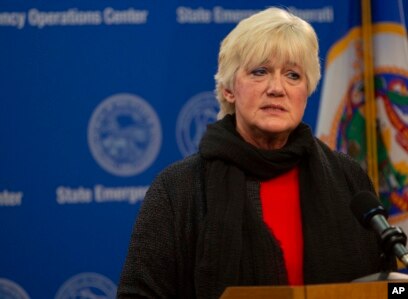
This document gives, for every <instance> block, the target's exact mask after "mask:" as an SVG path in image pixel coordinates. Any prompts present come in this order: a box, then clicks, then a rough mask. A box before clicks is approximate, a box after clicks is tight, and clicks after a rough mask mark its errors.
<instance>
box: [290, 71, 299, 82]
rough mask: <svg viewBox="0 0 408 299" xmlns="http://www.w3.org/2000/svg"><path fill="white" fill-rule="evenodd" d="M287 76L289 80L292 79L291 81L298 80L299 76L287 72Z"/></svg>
mask: <svg viewBox="0 0 408 299" xmlns="http://www.w3.org/2000/svg"><path fill="white" fill-rule="evenodd" d="M287 76H288V78H289V79H292V80H298V79H300V75H299V74H298V73H296V72H288V74H287Z"/></svg>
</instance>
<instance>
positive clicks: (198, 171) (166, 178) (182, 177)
mask: <svg viewBox="0 0 408 299" xmlns="http://www.w3.org/2000/svg"><path fill="white" fill-rule="evenodd" d="M203 170H204V160H203V159H202V157H201V156H200V155H199V154H194V155H191V156H188V157H186V158H184V159H182V160H179V161H176V162H174V163H172V164H170V165H168V166H167V167H166V168H164V169H163V170H162V171H161V172H160V173H159V174H158V175H157V176H156V178H155V180H154V182H160V183H162V184H164V185H165V186H166V187H167V188H188V187H193V186H194V185H197V184H201V181H202V178H203Z"/></svg>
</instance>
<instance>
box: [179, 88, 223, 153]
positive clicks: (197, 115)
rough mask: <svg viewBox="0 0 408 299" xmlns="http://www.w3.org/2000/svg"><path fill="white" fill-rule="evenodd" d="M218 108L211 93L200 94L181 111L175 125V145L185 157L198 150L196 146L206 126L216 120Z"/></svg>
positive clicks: (191, 99) (190, 100)
mask: <svg viewBox="0 0 408 299" xmlns="http://www.w3.org/2000/svg"><path fill="white" fill-rule="evenodd" d="M218 110H219V107H218V103H217V100H216V99H215V96H214V93H213V92H210V91H208V92H202V93H199V94H197V95H195V96H193V97H192V98H190V99H189V100H188V101H187V103H186V104H185V105H184V106H183V108H182V109H181V111H180V113H179V115H178V118H177V125H176V139H177V145H178V147H179V150H180V152H181V154H182V155H183V156H184V157H186V156H188V155H191V154H193V153H195V152H197V150H198V144H199V142H200V140H201V137H202V136H203V134H204V132H205V130H206V129H207V125H208V124H210V123H213V122H214V121H216V119H217V113H218Z"/></svg>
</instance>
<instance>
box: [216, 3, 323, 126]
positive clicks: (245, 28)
mask: <svg viewBox="0 0 408 299" xmlns="http://www.w3.org/2000/svg"><path fill="white" fill-rule="evenodd" d="M272 55H273V56H274V57H275V58H276V59H277V60H280V61H291V62H295V63H296V64H298V65H299V66H301V67H302V68H303V69H304V71H305V74H306V79H307V88H308V94H309V95H310V94H312V93H313V91H314V90H315V89H316V86H317V83H318V82H319V80H320V76H321V74H320V61H319V44H318V41H317V36H316V32H315V31H314V29H313V28H312V26H311V25H310V24H309V23H307V22H306V21H304V20H302V19H301V18H299V17H297V16H295V15H293V14H291V13H290V12H288V11H286V10H284V9H280V8H268V9H265V10H263V11H261V12H258V13H256V14H254V15H252V16H250V17H249V18H247V19H244V20H242V21H241V22H240V23H239V24H238V25H237V26H236V27H235V28H234V29H233V30H232V31H231V32H230V33H229V34H228V35H227V36H226V37H225V39H224V40H223V41H222V43H221V47H220V51H219V55H218V71H217V74H216V75H215V81H216V93H217V100H218V102H219V103H220V112H219V113H218V118H219V119H220V118H222V117H224V116H225V115H226V114H232V113H234V112H235V105H234V104H231V103H229V102H227V100H226V99H225V98H224V96H223V90H224V89H230V90H232V89H233V85H234V81H235V74H236V72H237V70H238V69H239V68H244V69H246V70H249V69H251V68H252V67H255V66H258V65H261V64H264V63H266V62H267V61H268V60H269V59H270V58H271V56H272Z"/></svg>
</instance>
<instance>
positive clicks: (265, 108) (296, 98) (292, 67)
mask: <svg viewBox="0 0 408 299" xmlns="http://www.w3.org/2000/svg"><path fill="white" fill-rule="evenodd" d="M223 93H224V97H225V98H226V99H227V101H228V102H230V103H233V104H235V113H236V120H237V131H238V133H240V135H241V136H242V137H243V138H244V139H245V140H246V141H247V142H249V143H251V144H253V145H254V146H256V147H258V148H262V149H277V148H281V147H283V146H284V145H285V143H286V141H287V139H288V137H289V134H290V133H291V132H292V131H293V130H294V129H295V128H296V127H297V126H298V124H299V123H300V122H301V120H302V117H303V113H304V111H305V108H306V102H307V96H308V90H307V80H306V74H305V72H304V70H303V69H302V68H301V67H300V66H298V65H296V64H294V63H290V62H284V63H276V62H275V61H273V60H272V61H270V62H268V63H266V64H265V65H259V66H256V67H254V68H252V69H250V70H245V69H242V68H240V69H239V70H238V71H237V73H236V76H235V83H234V86H233V89H232V90H228V89H224V91H223Z"/></svg>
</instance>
